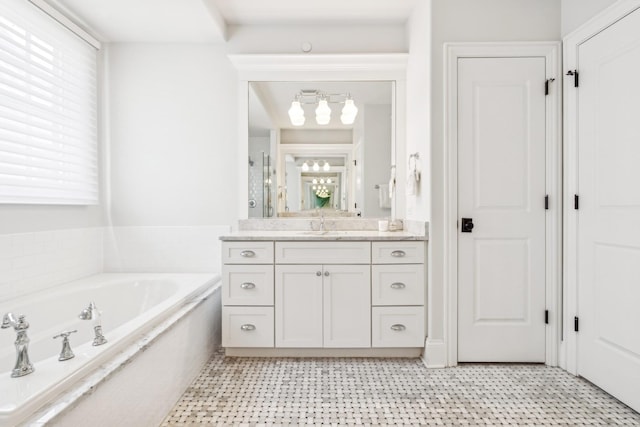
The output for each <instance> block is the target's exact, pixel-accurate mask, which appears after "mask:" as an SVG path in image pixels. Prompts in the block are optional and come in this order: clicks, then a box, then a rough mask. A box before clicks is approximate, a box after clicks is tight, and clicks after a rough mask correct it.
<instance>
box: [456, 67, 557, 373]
mask: <svg viewBox="0 0 640 427" xmlns="http://www.w3.org/2000/svg"><path fill="white" fill-rule="evenodd" d="M545 79H546V74H545V58H544V57H526V58H525V57H520V58H462V59H460V60H459V62H458V106H459V109H458V171H459V172H458V174H459V175H458V214H459V216H460V218H459V226H458V233H459V234H458V360H459V361H461V362H544V361H545V323H544V311H545V209H544V198H545V144H546V123H545V114H546V106H545V95H544V90H543V89H544V84H545ZM466 219H472V220H473V224H474V228H473V229H472V230H470V232H468V229H467V232H463V230H462V229H463V227H464V221H465V220H466Z"/></svg>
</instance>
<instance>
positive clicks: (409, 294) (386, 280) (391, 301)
mask: <svg viewBox="0 0 640 427" xmlns="http://www.w3.org/2000/svg"><path fill="white" fill-rule="evenodd" d="M424 295H425V282H424V264H399V265H373V266H372V267H371V303H372V304H373V305H421V304H424Z"/></svg>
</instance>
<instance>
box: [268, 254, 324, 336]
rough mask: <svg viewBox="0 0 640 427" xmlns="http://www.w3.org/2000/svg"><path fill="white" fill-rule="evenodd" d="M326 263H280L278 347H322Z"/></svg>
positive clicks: (277, 323)
mask: <svg viewBox="0 0 640 427" xmlns="http://www.w3.org/2000/svg"><path fill="white" fill-rule="evenodd" d="M322 277H323V276H322V266H321V265H304V264H303V265H276V279H275V313H276V314H275V318H276V321H275V326H276V331H275V332H276V347H322Z"/></svg>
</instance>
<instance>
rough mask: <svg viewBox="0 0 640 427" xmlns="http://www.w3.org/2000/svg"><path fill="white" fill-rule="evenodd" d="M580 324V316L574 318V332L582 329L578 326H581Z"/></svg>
mask: <svg viewBox="0 0 640 427" xmlns="http://www.w3.org/2000/svg"><path fill="white" fill-rule="evenodd" d="M578 323H579V320H578V316H576V317H574V318H573V330H574V331H575V332H578V330H579V329H580V328H579V327H578V326H579V324H578Z"/></svg>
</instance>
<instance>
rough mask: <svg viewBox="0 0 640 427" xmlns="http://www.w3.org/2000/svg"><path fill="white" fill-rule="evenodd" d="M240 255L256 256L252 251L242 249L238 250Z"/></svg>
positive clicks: (245, 256)
mask: <svg viewBox="0 0 640 427" xmlns="http://www.w3.org/2000/svg"><path fill="white" fill-rule="evenodd" d="M240 256H241V257H244V258H253V257H254V256H256V253H255V252H254V251H242V252H240Z"/></svg>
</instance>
